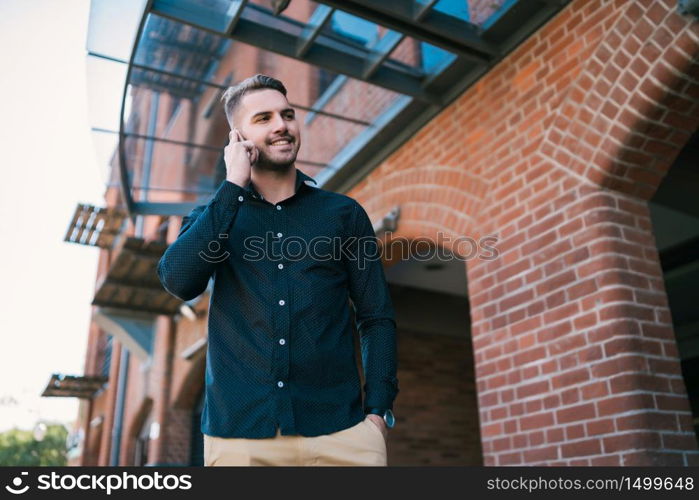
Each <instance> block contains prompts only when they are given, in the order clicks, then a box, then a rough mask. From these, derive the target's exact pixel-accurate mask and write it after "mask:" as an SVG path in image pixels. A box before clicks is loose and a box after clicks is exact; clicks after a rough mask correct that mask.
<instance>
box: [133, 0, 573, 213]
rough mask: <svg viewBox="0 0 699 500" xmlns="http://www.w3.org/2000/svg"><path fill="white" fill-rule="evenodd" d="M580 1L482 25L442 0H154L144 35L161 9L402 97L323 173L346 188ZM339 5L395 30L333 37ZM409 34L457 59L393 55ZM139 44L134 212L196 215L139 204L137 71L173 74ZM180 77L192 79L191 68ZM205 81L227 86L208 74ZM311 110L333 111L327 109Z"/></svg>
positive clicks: (513, 5) (184, 208)
mask: <svg viewBox="0 0 699 500" xmlns="http://www.w3.org/2000/svg"><path fill="white" fill-rule="evenodd" d="M570 1H571V0H527V1H526V2H525V1H516V0H506V2H505V4H504V5H503V6H502V7H501V9H500V11H499V12H498V14H496V15H494V16H492V17H491V18H490V19H489V20H488V21H487V22H486V23H485V24H484V25H482V26H477V25H475V24H472V23H470V22H468V21H465V20H462V19H459V18H457V17H455V16H450V15H449V14H446V13H443V12H441V11H439V10H437V9H435V6H436V4H437V0H428V1H427V2H418V1H415V0H387V1H382V2H374V1H370V0H342V1H339V0H318V2H317V3H319V6H318V8H317V9H316V11H315V12H314V13H313V15H312V16H311V18H310V19H309V21H308V22H307V23H305V24H304V23H301V22H299V21H296V20H294V19H291V18H288V17H284V16H283V15H280V16H275V15H274V14H273V12H272V11H271V10H269V9H265V8H264V7H261V6H259V5H256V4H251V3H249V2H247V1H246V0H234V1H232V2H231V5H230V8H229V9H228V12H227V14H228V16H229V17H228V18H226V22H225V23H223V22H222V18H225V16H222V15H221V14H220V13H216V12H212V11H209V10H207V9H205V8H202V9H201V10H197V9H192V8H191V0H188V1H183V0H148V1H147V3H146V6H145V8H144V12H143V16H142V19H141V22H140V25H139V29H138V30H137V35H136V36H137V38H136V40H137V41H138V40H140V39H141V36H142V32H143V29H144V26H145V23H146V19H147V18H148V16H149V15H150V14H153V15H157V16H160V17H163V18H167V19H171V20H173V21H176V22H178V23H182V24H185V25H189V26H192V27H195V28H196V29H199V30H203V31H207V32H210V33H212V34H215V35H218V36H224V37H227V38H229V39H233V40H237V41H240V42H243V43H246V44H249V45H252V46H255V47H257V48H260V49H263V50H267V51H270V52H273V53H276V54H280V55H283V56H286V57H289V58H293V59H296V60H299V61H301V62H304V63H306V64H310V65H313V66H317V67H322V68H325V69H328V70H330V71H332V72H335V73H338V74H342V75H345V76H347V77H351V78H354V79H357V80H360V81H363V82H366V83H369V84H372V85H376V86H379V87H382V88H385V89H388V90H391V91H394V92H397V93H399V94H401V97H399V98H397V99H396V100H395V102H394V103H393V104H392V105H391V106H390V107H389V109H387V110H386V111H385V112H383V113H381V114H380V115H379V116H377V117H376V119H375V120H374V122H373V123H371V124H370V126H367V127H366V128H365V130H364V131H363V132H361V133H359V134H358V135H357V136H356V137H355V138H354V139H353V140H352V141H350V143H349V144H348V145H347V146H345V147H344V148H343V149H342V150H341V151H339V152H338V153H337V154H336V155H335V157H334V158H333V159H332V160H331V161H330V163H329V164H328V166H327V168H324V169H323V170H322V171H321V173H320V174H318V175H317V176H316V180H317V181H318V185H319V187H323V188H325V189H330V190H336V191H346V190H347V189H349V188H351V187H352V186H353V185H354V184H355V183H356V182H358V181H359V180H361V178H363V177H364V176H366V175H367V174H368V173H369V172H370V171H371V170H373V168H375V167H376V166H377V165H378V164H380V163H381V162H382V161H383V160H384V159H385V158H386V157H387V156H388V155H390V154H391V153H392V152H393V151H395V150H396V149H397V148H398V147H400V145H401V144H403V143H404V142H405V141H407V140H408V139H409V138H410V137H411V136H412V135H413V134H414V133H415V132H417V131H418V130H419V129H420V128H421V127H422V126H424V125H425V124H426V123H428V122H429V120H431V119H432V118H433V117H434V116H436V115H437V114H438V113H439V112H441V111H442V110H443V109H444V108H445V107H446V106H448V105H449V104H450V103H451V102H453V100H454V99H456V98H457V97H458V96H459V95H461V94H462V93H463V92H464V91H465V90H466V89H467V88H468V87H469V86H471V85H473V84H474V83H475V82H476V81H477V80H478V79H479V78H480V77H482V76H483V75H484V74H486V73H487V72H488V71H489V69H490V68H492V67H493V66H494V65H496V64H497V63H498V62H499V61H500V60H502V59H503V58H504V57H506V56H507V54H508V53H510V52H511V51H512V50H513V49H514V48H515V47H516V46H517V45H519V44H520V43H522V42H523V41H524V40H526V39H527V38H528V37H529V36H530V35H531V34H532V33H534V32H535V31H536V30H537V29H538V28H539V27H541V26H542V25H543V24H544V23H545V22H547V21H548V20H549V19H550V18H551V17H553V16H554V15H555V14H557V13H558V12H559V11H560V10H561V9H562V8H563V7H565V6H566V5H567V4H568V3H569V2H570ZM188 4H189V5H188ZM336 10H342V11H344V12H347V13H349V14H353V15H355V16H358V17H361V18H363V19H366V20H368V21H371V22H374V23H376V24H379V25H381V26H383V27H385V28H387V29H388V30H389V31H388V32H387V33H386V35H384V37H382V39H381V40H379V41H378V42H377V43H376V44H374V45H373V46H371V47H365V46H362V45H361V44H357V43H353V42H352V41H351V40H345V39H343V38H342V37H341V36H340V35H337V36H332V35H328V34H327V30H324V29H323V28H324V27H325V26H326V25H327V23H328V22H329V21H330V19H331V17H332V15H333V12H335V11H336ZM391 30H392V31H391ZM408 36H410V37H413V38H414V39H416V40H418V41H422V42H427V43H429V44H432V45H434V46H436V47H439V48H442V49H445V50H447V51H449V52H450V53H452V54H453V56H454V57H453V58H452V59H451V60H450V61H448V62H446V63H445V64H442V65H441V66H440V67H438V68H437V69H436V70H434V71H432V72H425V71H424V70H422V69H421V68H416V67H413V66H410V65H408V64H404V63H401V62H400V61H397V60H394V59H391V58H390V55H391V53H392V52H393V51H394V50H395V49H396V47H398V45H399V44H400V42H401V41H403V40H404V39H405V38H406V37H408ZM187 48H188V50H191V47H187ZM137 49H138V47H137V44H134V48H133V51H132V55H131V58H130V60H129V68H128V71H127V77H126V83H125V85H124V96H123V99H122V112H121V120H120V131H119V135H120V140H119V151H120V154H119V172H120V174H121V191H122V195H123V198H124V200H125V204H126V207H127V209H128V212H129V214H130V215H131V216H132V217H135V216H136V215H139V214H140V215H147V214H159V215H186V214H187V213H188V212H189V211H190V210H191V209H192V208H194V207H195V206H196V205H197V203H194V202H182V203H152V202H147V201H142V202H136V201H134V200H133V198H132V196H131V186H130V181H129V179H128V169H127V166H126V163H125V158H126V156H125V154H124V143H125V140H126V138H127V136H128V134H127V132H126V127H125V123H126V117H125V116H124V113H125V101H126V92H127V89H128V85H129V83H130V82H131V74H132V70H141V71H143V70H150V71H160V72H164V73H167V72H166V71H164V70H158V69H156V68H148V67H147V66H144V65H142V64H141V65H139V64H135V61H134V57H135V54H136V52H137ZM173 49H176V47H173ZM171 76H177V77H180V78H183V79H186V77H183V76H181V75H172V74H171ZM191 83H194V82H191ZM197 83H205V84H206V85H212V86H217V85H216V84H214V83H211V82H202V81H201V80H197ZM307 109H309V110H310V111H313V112H315V113H319V114H325V113H324V112H323V111H322V110H319V109H312V108H307ZM333 118H338V119H341V117H333Z"/></svg>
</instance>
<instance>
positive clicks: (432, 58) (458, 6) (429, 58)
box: [420, 0, 471, 73]
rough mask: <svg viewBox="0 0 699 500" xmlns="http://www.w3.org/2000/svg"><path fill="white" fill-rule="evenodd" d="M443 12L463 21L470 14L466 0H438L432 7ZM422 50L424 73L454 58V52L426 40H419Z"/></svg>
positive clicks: (438, 67)
mask: <svg viewBox="0 0 699 500" xmlns="http://www.w3.org/2000/svg"><path fill="white" fill-rule="evenodd" d="M433 9H434V10H438V11H440V12H442V13H444V14H449V15H450V16H454V17H458V18H459V19H462V20H464V21H470V19H471V16H470V15H469V11H468V1H467V0H440V1H439V2H437V3H436V4H435V6H434V7H433ZM420 48H421V52H422V69H423V70H424V71H425V72H426V73H435V72H437V71H439V69H440V67H441V66H442V65H443V64H446V63H448V62H451V60H452V59H454V57H455V56H454V54H452V53H451V52H448V51H446V50H444V49H440V48H439V47H435V46H434V45H430V44H429V43H427V42H420Z"/></svg>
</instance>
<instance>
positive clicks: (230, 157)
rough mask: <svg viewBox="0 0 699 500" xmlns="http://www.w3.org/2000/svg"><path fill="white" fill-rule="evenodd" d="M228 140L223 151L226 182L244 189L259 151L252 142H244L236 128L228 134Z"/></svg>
mask: <svg viewBox="0 0 699 500" xmlns="http://www.w3.org/2000/svg"><path fill="white" fill-rule="evenodd" d="M228 139H229V142H228V145H227V146H226V147H225V149H224V150H223V159H224V161H225V163H226V180H228V181H230V182H233V183H234V184H237V185H239V186H241V187H245V186H247V184H248V183H249V182H250V172H251V169H252V165H254V164H255V162H256V161H257V158H258V157H259V151H258V150H257V148H256V147H255V145H254V144H253V143H252V141H248V140H245V138H244V137H243V134H241V133H240V131H239V130H238V129H236V128H234V129H233V130H231V132H230V134H228Z"/></svg>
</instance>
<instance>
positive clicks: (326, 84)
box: [316, 10, 379, 99]
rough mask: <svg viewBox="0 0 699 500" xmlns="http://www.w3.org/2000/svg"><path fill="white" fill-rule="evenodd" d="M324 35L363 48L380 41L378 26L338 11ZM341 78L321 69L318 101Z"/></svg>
mask: <svg viewBox="0 0 699 500" xmlns="http://www.w3.org/2000/svg"><path fill="white" fill-rule="evenodd" d="M322 33H323V34H325V35H332V36H335V37H337V36H340V37H342V38H344V39H345V40H347V41H349V42H351V43H354V44H357V45H361V46H363V47H371V46H372V45H374V44H375V43H376V42H377V41H378V39H379V28H378V26H377V25H376V24H374V23H372V22H370V21H367V20H366V19H362V18H361V17H357V16H353V15H352V14H347V13H346V12H341V11H338V10H336V11H335V12H333V15H332V17H331V18H330V22H328V23H327V24H326V25H325V26H324V27H323V31H322ZM340 76H341V75H338V74H337V73H334V72H332V71H328V70H326V69H322V68H320V69H319V70H318V73H317V78H318V86H317V94H316V96H317V99H320V98H321V97H322V96H323V94H325V92H326V91H327V90H328V88H330V86H331V84H332V83H333V82H334V81H335V79H336V78H338V77H340Z"/></svg>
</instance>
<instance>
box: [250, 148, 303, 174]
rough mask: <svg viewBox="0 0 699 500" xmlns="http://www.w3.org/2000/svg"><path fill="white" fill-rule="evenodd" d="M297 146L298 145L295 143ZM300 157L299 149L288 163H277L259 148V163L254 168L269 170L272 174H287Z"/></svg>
mask: <svg viewBox="0 0 699 500" xmlns="http://www.w3.org/2000/svg"><path fill="white" fill-rule="evenodd" d="M293 144H294V145H296V143H293ZM297 156H298V149H297V150H296V152H295V153H294V155H293V156H292V157H291V160H290V161H288V162H281V163H280V162H277V161H274V160H272V159H271V158H270V157H269V156H267V154H265V152H263V151H262V150H260V149H259V148H258V157H257V161H256V162H255V165H254V167H256V168H258V169H260V170H267V171H272V172H279V173H283V172H287V171H289V169H291V167H293V165H294V163H295V162H296V157H297Z"/></svg>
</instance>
